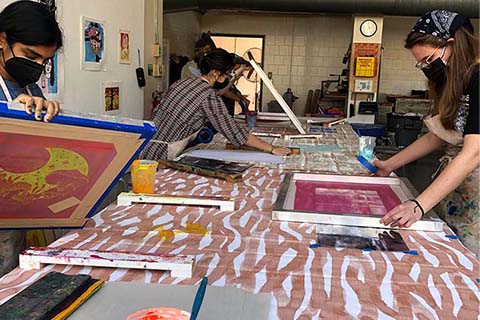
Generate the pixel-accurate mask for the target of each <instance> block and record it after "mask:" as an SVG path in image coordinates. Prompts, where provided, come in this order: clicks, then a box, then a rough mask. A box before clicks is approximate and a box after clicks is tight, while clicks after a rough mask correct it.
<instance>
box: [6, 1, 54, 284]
mask: <svg viewBox="0 0 480 320" xmlns="http://www.w3.org/2000/svg"><path fill="white" fill-rule="evenodd" d="M62 43H63V41H62V32H61V30H60V27H59V25H58V23H57V21H56V19H55V16H54V14H53V13H51V12H50V11H49V10H48V8H47V7H46V6H45V5H44V4H41V3H38V2H33V1H17V2H13V3H12V4H10V5H8V6H7V7H5V8H4V9H3V11H2V12H1V13H0V86H1V90H0V100H3V101H13V102H17V103H22V104H25V110H26V111H27V113H30V114H31V113H32V112H33V113H35V118H36V119H37V120H41V114H42V111H43V110H46V113H45V116H44V121H47V122H48V121H49V120H51V119H52V118H53V117H54V116H55V115H56V114H57V113H58V112H59V110H60V108H59V105H58V102H56V101H49V100H46V99H45V98H44V97H43V95H42V91H41V89H40V88H39V87H38V86H37V85H36V84H35V82H37V81H38V79H39V78H40V75H41V74H42V72H43V70H44V66H45V65H46V63H47V62H48V61H49V60H50V59H52V58H53V56H54V54H55V52H56V51H57V50H58V49H59V48H61V47H62ZM24 249H25V232H24V231H19V230H3V231H0V276H2V275H4V274H5V273H7V272H9V271H10V270H12V269H13V268H15V267H16V266H17V265H18V255H19V253H20V252H21V251H22V250H24Z"/></svg>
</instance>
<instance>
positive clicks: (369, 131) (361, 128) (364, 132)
mask: <svg viewBox="0 0 480 320" xmlns="http://www.w3.org/2000/svg"><path fill="white" fill-rule="evenodd" d="M352 128H353V130H355V131H356V132H357V133H358V135H359V136H370V137H375V138H380V137H381V136H382V135H383V133H384V132H385V126H384V125H382V124H367V123H352Z"/></svg>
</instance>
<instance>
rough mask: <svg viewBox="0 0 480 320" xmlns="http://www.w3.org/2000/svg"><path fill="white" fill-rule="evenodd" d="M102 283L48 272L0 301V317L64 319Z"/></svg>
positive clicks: (29, 319)
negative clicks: (1, 302)
mask: <svg viewBox="0 0 480 320" xmlns="http://www.w3.org/2000/svg"><path fill="white" fill-rule="evenodd" d="M103 284H104V280H96V279H92V277H90V276H89V275H84V274H79V275H66V274H62V273H58V272H50V273H48V274H47V275H45V276H44V277H43V278H41V279H40V280H38V281H36V282H35V283H34V284H32V285H30V286H29V287H27V288H26V289H25V290H23V291H22V292H20V293H19V294H17V295H16V296H14V297H13V298H12V299H10V300H8V301H7V302H6V303H4V304H2V305H1V306H0V319H2V320H10V319H11V320H13V319H15V320H40V319H56V320H57V319H65V318H67V317H68V316H69V315H70V314H71V313H72V312H73V311H74V310H76V309H77V308H78V307H79V306H80V305H81V304H82V303H83V302H85V301H86V300H87V299H88V298H89V297H90V296H91V295H93V294H94V293H95V292H97V291H98V289H100V287H101V286H102V285H103Z"/></svg>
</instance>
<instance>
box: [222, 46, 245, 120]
mask: <svg viewBox="0 0 480 320" xmlns="http://www.w3.org/2000/svg"><path fill="white" fill-rule="evenodd" d="M231 55H232V58H233V63H234V67H233V71H232V72H231V75H230V77H229V78H227V79H225V81H224V82H223V83H218V82H217V83H215V86H214V87H213V88H214V89H216V90H218V92H217V94H218V95H220V96H221V97H222V100H223V102H224V103H225V106H226V107H227V110H228V113H229V114H230V115H231V116H232V117H234V116H235V102H238V103H239V105H240V107H241V108H242V113H245V111H246V110H248V106H249V105H250V100H248V99H247V98H246V97H245V96H243V95H242V93H241V92H240V90H238V88H237V87H236V86H235V84H236V82H237V81H238V79H240V77H241V76H242V74H243V73H244V72H245V71H247V70H249V69H251V68H252V67H251V66H250V63H249V62H248V61H246V60H245V59H243V58H242V57H240V56H239V55H236V54H235V53H231Z"/></svg>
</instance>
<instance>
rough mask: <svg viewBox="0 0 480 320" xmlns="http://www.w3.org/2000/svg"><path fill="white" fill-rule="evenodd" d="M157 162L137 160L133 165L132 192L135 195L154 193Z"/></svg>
mask: <svg viewBox="0 0 480 320" xmlns="http://www.w3.org/2000/svg"><path fill="white" fill-rule="evenodd" d="M157 166H158V162H157V161H152V160H135V161H133V163H132V166H131V171H132V189H133V190H132V191H133V192H135V193H154V190H155V175H156V173H157Z"/></svg>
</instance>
